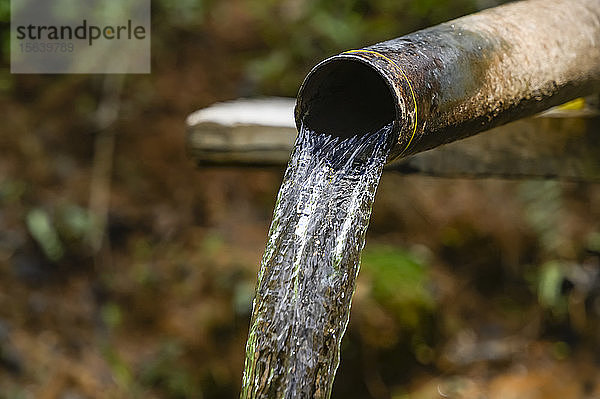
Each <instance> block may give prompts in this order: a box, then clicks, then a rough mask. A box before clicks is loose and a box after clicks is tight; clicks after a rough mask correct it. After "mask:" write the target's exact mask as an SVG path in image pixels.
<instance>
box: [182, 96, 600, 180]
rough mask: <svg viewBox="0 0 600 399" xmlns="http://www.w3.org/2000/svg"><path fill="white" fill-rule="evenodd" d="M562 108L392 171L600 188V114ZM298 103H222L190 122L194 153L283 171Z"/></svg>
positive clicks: (211, 160)
mask: <svg viewBox="0 0 600 399" xmlns="http://www.w3.org/2000/svg"><path fill="white" fill-rule="evenodd" d="M587 103H588V104H592V106H578V107H577V108H575V109H572V108H569V106H566V107H559V108H555V109H552V110H550V111H548V112H545V113H543V114H541V115H538V116H536V117H532V118H526V119H522V120H519V121H516V122H513V123H510V124H507V125H504V126H500V127H497V128H495V129H492V130H489V131H487V132H485V133H481V134H479V135H476V136H472V137H469V138H467V139H464V140H460V141H457V142H454V143H450V144H446V145H443V146H440V147H438V148H435V149H432V150H429V151H425V152H422V153H419V154H416V155H413V156H411V157H408V158H404V159H399V160H396V161H394V162H392V163H390V164H389V165H387V167H386V168H387V170H395V171H398V172H402V173H421V174H426V175H432V176H440V177H474V178H481V177H509V178H524V177H534V178H560V179H565V180H580V181H600V115H599V113H598V111H597V108H595V106H593V105H594V100H593V99H591V100H588V101H587ZM293 108H294V99H282V98H264V99H253V100H248V99H242V100H237V101H233V102H229V103H221V104H216V105H214V106H212V107H209V108H206V109H204V110H200V111H197V112H196V113H194V114H192V115H190V117H189V118H188V120H187V126H188V127H187V129H188V140H187V145H188V152H189V153H190V154H191V156H192V157H193V158H194V159H195V161H196V162H197V163H198V164H199V165H203V166H245V167H247V166H254V167H265V166H279V167H282V166H284V165H285V164H286V163H287V161H288V158H289V154H290V151H291V148H292V146H293V143H294V140H295V137H296V134H297V132H296V127H295V123H294V119H293Z"/></svg>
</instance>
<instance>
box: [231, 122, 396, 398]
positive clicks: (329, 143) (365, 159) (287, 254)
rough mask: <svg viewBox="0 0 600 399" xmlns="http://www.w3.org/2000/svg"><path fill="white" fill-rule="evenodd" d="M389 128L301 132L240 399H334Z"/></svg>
mask: <svg viewBox="0 0 600 399" xmlns="http://www.w3.org/2000/svg"><path fill="white" fill-rule="evenodd" d="M391 131H392V125H391V124H390V125H388V126H385V127H384V128H382V129H381V130H380V131H377V132H373V133H371V134H366V135H361V136H354V137H352V138H348V139H340V138H338V137H331V136H328V135H324V134H318V133H316V132H311V131H309V130H308V129H306V128H304V127H302V128H301V129H300V132H299V134H298V138H297V140H296V144H295V146H294V150H293V152H292V155H291V158H290V161H289V163H288V167H287V170H286V172H285V175H284V178H283V182H282V184H281V188H280V190H279V194H278V197H277V203H276V205H275V211H274V215H273V221H272V224H271V228H270V231H269V239H268V242H267V247H266V250H265V254H264V256H263V259H262V263H261V267H260V271H259V274H258V285H257V291H256V296H255V299H254V304H253V311H252V320H251V324H250V333H249V336H248V342H247V344H246V365H245V370H244V376H243V383H242V393H241V398H286V399H287V398H329V397H330V395H331V389H332V385H333V380H334V377H335V372H336V369H337V367H338V364H339V352H340V342H341V339H342V336H343V335H344V331H345V330H346V325H347V324H348V319H349V315H350V304H351V300H352V295H353V293H354V289H355V283H356V277H357V275H358V270H359V266H360V252H361V250H362V248H363V246H364V243H365V233H366V230H367V226H368V223H369V218H370V215H371V209H372V206H373V200H374V197H375V191H376V189H377V185H378V183H379V179H380V177H381V172H382V169H383V165H384V164H385V160H386V157H387V155H388V152H389V142H390V139H391Z"/></svg>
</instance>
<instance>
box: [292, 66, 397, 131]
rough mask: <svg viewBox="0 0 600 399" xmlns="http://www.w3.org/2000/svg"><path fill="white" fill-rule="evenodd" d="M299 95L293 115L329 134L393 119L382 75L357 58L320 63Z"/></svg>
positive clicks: (363, 128) (378, 126)
mask: <svg viewBox="0 0 600 399" xmlns="http://www.w3.org/2000/svg"><path fill="white" fill-rule="evenodd" d="M299 97H300V98H299V100H300V101H299V104H300V109H299V113H298V114H297V116H299V118H300V120H303V122H304V125H305V126H306V127H308V128H309V129H310V130H312V131H316V132H319V133H326V134H330V135H332V136H337V137H341V138H348V137H352V136H354V135H357V134H365V133H370V132H375V131H377V130H379V129H381V128H382V127H384V126H385V125H387V124H389V123H392V122H393V121H394V120H395V119H396V107H395V104H396V102H395V100H394V96H393V95H392V92H391V91H390V88H389V87H388V85H387V83H386V81H385V79H384V78H383V77H382V76H381V75H380V74H379V73H378V72H376V71H375V70H374V69H373V68H371V67H369V66H368V65H366V64H364V63H363V62H360V61H354V60H349V59H333V60H331V61H328V62H325V63H323V64H322V65H321V66H320V67H317V68H316V69H315V70H314V71H313V72H312V73H311V74H310V75H309V76H308V77H307V79H306V82H305V83H304V87H303V89H302V90H301V93H300V95H299ZM298 122H299V121H298Z"/></svg>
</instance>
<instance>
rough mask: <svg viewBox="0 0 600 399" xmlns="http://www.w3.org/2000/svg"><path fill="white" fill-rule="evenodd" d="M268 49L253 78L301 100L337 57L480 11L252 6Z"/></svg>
mask: <svg viewBox="0 0 600 399" xmlns="http://www.w3.org/2000/svg"><path fill="white" fill-rule="evenodd" d="M247 5H248V9H249V12H250V13H251V15H252V17H253V18H254V20H255V21H260V23H257V25H258V26H257V30H258V32H259V34H260V36H261V37H262V39H263V40H264V43H265V44H266V49H265V50H263V51H261V52H259V53H258V54H256V55H254V56H253V57H252V58H251V59H250V61H249V63H248V66H247V76H248V79H250V81H251V82H252V83H254V84H255V85H256V86H257V87H258V88H259V91H261V92H266V93H270V94H279V95H288V96H295V95H296V92H297V90H298V85H299V82H301V81H302V79H303V77H304V75H306V73H307V72H308V70H309V69H310V67H311V66H312V65H314V64H315V63H316V62H318V61H319V60H321V59H323V58H325V57H327V56H330V55H334V54H336V53H339V52H342V51H345V50H348V49H353V48H360V47H364V46H366V45H368V44H374V43H376V42H380V41H384V40H388V39H391V38H394V37H398V36H401V35H403V34H406V33H409V32H411V31H414V30H416V29H419V28H422V27H426V26H429V25H432V24H436V23H439V22H442V21H444V20H447V19H451V18H455V17H458V16H461V15H465V14H468V13H471V12H473V11H476V4H475V1H474V0H458V1H456V0H453V1H451V0H427V1H409V0H401V1H390V0H373V1H366V0H333V1H308V0H285V1H279V0H250V1H248V3H247Z"/></svg>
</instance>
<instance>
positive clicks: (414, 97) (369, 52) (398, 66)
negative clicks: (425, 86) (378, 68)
mask: <svg viewBox="0 0 600 399" xmlns="http://www.w3.org/2000/svg"><path fill="white" fill-rule="evenodd" d="M352 53H368V54H374V55H376V56H379V57H381V58H383V59H384V60H387V61H388V62H391V63H392V64H393V65H395V66H396V68H398V70H399V71H400V73H401V74H402V76H403V77H404V80H406V83H407V84H408V88H409V89H410V94H412V98H413V102H414V104H415V123H414V126H413V132H412V136H410V140H408V144H407V145H406V147H405V148H404V149H403V150H402V152H401V153H400V155H402V154H404V153H405V152H406V150H408V147H410V144H411V143H412V141H413V139H414V138H415V134H417V121H418V118H417V116H418V113H417V97H416V96H415V92H414V90H413V88H412V85H411V84H410V80H408V77H407V76H406V74H405V73H404V71H403V70H402V68H400V65H398V64H397V63H396V62H395V61H394V60H392V59H390V58H388V57H386V56H385V55H383V54H381V53H379V52H377V51H373V50H349V51H345V52H344V53H342V54H352ZM400 155H399V156H400Z"/></svg>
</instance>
